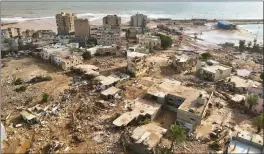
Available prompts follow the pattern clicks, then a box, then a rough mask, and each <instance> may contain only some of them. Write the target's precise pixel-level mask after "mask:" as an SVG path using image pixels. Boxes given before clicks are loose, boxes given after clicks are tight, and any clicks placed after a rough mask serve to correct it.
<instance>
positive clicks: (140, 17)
mask: <svg viewBox="0 0 264 154" xmlns="http://www.w3.org/2000/svg"><path fill="white" fill-rule="evenodd" d="M147 19H148V18H147V16H146V15H144V14H135V15H133V16H131V21H130V26H132V27H146V25H147Z"/></svg>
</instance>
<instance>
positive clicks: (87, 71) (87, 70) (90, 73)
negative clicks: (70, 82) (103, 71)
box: [73, 64, 99, 78]
mask: <svg viewBox="0 0 264 154" xmlns="http://www.w3.org/2000/svg"><path fill="white" fill-rule="evenodd" d="M73 70H75V71H76V72H79V73H82V74H84V75H86V76H87V77H88V78H94V77H97V76H99V68H98V67H97V66H94V65H84V64H82V65H77V66H74V67H73Z"/></svg>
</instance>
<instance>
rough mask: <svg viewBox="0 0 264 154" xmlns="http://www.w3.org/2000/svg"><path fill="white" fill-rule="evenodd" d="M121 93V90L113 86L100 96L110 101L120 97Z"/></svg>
mask: <svg viewBox="0 0 264 154" xmlns="http://www.w3.org/2000/svg"><path fill="white" fill-rule="evenodd" d="M121 92H122V90H121V89H119V88H116V87H114V86H112V87H109V88H107V89H106V90H104V91H102V92H101V93H100V94H101V97H102V98H103V99H106V100H108V99H113V98H117V97H120V95H121Z"/></svg>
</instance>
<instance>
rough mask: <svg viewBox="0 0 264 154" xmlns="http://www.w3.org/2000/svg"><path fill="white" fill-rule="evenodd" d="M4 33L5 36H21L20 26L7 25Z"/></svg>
mask: <svg viewBox="0 0 264 154" xmlns="http://www.w3.org/2000/svg"><path fill="white" fill-rule="evenodd" d="M5 34H6V36H7V38H11V37H16V36H21V29H20V28H14V27H8V28H7V31H5Z"/></svg>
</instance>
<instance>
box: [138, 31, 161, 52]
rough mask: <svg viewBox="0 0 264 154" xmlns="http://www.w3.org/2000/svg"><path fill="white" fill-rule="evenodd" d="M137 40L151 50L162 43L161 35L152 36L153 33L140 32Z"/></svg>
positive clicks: (157, 47)
mask: <svg viewBox="0 0 264 154" xmlns="http://www.w3.org/2000/svg"><path fill="white" fill-rule="evenodd" d="M136 37H137V42H138V43H139V44H141V45H144V46H145V47H146V48H148V49H149V50H151V51H152V50H154V49H159V48H160V45H161V40H160V37H159V36H152V35H151V33H145V34H138V35H137V36H136Z"/></svg>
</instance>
